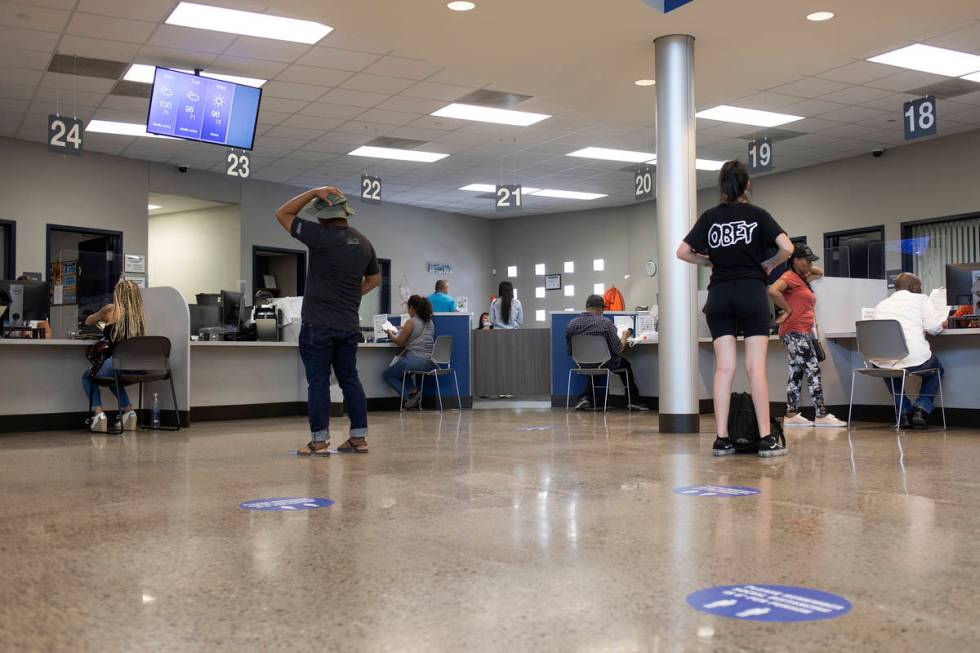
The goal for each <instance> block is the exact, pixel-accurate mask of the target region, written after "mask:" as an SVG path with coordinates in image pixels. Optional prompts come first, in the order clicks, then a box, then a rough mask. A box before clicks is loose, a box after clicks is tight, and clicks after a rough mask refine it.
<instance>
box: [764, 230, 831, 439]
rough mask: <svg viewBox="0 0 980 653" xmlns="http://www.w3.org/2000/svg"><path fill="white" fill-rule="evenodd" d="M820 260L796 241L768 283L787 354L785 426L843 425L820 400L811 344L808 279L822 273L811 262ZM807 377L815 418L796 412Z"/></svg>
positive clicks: (811, 304) (811, 295)
mask: <svg viewBox="0 0 980 653" xmlns="http://www.w3.org/2000/svg"><path fill="white" fill-rule="evenodd" d="M818 260H820V257H818V256H816V255H815V254H814V253H813V251H812V250H811V249H810V248H809V247H807V246H806V245H804V244H797V245H796V247H795V248H794V249H793V254H792V255H791V256H790V258H789V263H788V266H789V269H788V270H786V272H784V273H783V275H782V276H781V277H779V279H777V280H776V282H775V283H773V284H772V286H770V287H769V296H770V297H772V301H773V303H774V304H775V305H776V307H777V308H779V309H781V310H782V314H781V315H780V316H779V317H778V318H777V319H776V323H777V324H778V325H779V337H780V339H781V340H782V341H783V345H785V346H786V351H787V353H788V354H789V383H788V384H787V386H786V417H785V418H783V426H786V427H804V428H806V427H810V426H816V427H822V428H843V427H845V426H847V422H844V421H841V420H839V419H837V418H836V417H834V416H833V415H832V414H830V413H829V412H827V408H826V406H825V405H824V400H823V384H822V382H821V378H820V363H819V361H818V360H817V354H816V352H815V351H814V347H813V338H814V335H813V327H814V325H815V324H816V315H815V313H814V307H815V306H816V304H817V296H816V295H815V294H814V293H813V288H812V287H811V286H810V282H811V281H812V280H814V279H819V278H820V277H822V276H823V270H821V269H820V268H818V267H817V266H815V265H814V264H813V263H814V261H818ZM804 376H806V377H807V389H808V390H809V391H810V397H811V398H812V399H813V405H814V406H815V407H816V409H817V414H816V419H815V420H813V421H810V420H808V419H807V418H806V417H804V416H803V415H802V414H800V394H801V392H802V386H803V377H804Z"/></svg>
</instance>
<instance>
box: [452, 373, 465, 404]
mask: <svg viewBox="0 0 980 653" xmlns="http://www.w3.org/2000/svg"><path fill="white" fill-rule="evenodd" d="M453 385H455V386H456V405H457V406H459V409H460V410H463V398H462V397H460V395H459V379H458V378H457V377H456V370H453Z"/></svg>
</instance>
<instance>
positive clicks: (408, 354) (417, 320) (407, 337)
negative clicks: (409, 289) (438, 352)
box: [382, 295, 436, 410]
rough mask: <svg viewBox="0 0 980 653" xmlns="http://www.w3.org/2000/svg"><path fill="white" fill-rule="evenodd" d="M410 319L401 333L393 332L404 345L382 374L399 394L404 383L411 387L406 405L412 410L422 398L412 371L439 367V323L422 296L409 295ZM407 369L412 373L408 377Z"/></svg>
mask: <svg viewBox="0 0 980 653" xmlns="http://www.w3.org/2000/svg"><path fill="white" fill-rule="evenodd" d="M407 304H408V315H409V319H408V321H407V322H405V324H403V325H402V328H401V329H399V330H398V331H397V332H395V331H389V332H388V335H389V336H390V337H391V341H392V342H393V343H395V344H396V345H398V346H399V347H404V349H402V351H401V353H400V354H398V356H397V357H396V359H395V360H394V361H393V362H392V363H391V365H389V366H388V369H386V370H385V371H384V373H383V374H382V377H383V378H384V380H385V383H387V384H388V385H389V386H391V389H392V390H394V391H395V392H396V393H397V394H398V395H399V396H401V394H402V383H403V379H404V383H405V384H406V385H407V386H408V388H409V394H408V397H407V398H406V399H405V403H404V405H403V407H404V408H405V409H406V410H412V409H413V408H415V407H417V406H418V405H419V403H420V402H421V401H422V393H421V392H419V389H418V388H417V387H416V386H415V375H414V374H411V372H428V371H429V370H431V369H433V368H434V367H435V363H433V362H432V351H433V347H434V346H435V331H436V328H435V324H434V323H433V322H432V304H431V303H429V300H428V299H426V298H425V297H422V296H420V295H412V296H411V297H409V298H408V302H407ZM405 372H409V375H408V378H405Z"/></svg>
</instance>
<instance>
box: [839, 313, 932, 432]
mask: <svg viewBox="0 0 980 653" xmlns="http://www.w3.org/2000/svg"><path fill="white" fill-rule="evenodd" d="M855 326H856V328H857V347H858V354H860V356H861V359H862V360H863V361H864V367H858V368H855V369H854V371H853V372H852V373H851V399H850V403H849V404H848V407H847V428H848V429H850V428H851V412H852V411H853V410H854V381H855V379H856V378H857V375H858V374H861V375H863V376H870V377H874V378H878V379H901V380H902V388H901V390H900V391H899V393H896V392H895V384H894V381H892V382H891V383H890V384H889V385H890V386H891V388H892V391H891V394H892V405H893V406H894V407H895V430H896V431H898V430H900V429H901V425H902V412H901V410H900V409H899V405H900V404H899V403H898V402H897V401H896V399H897V398H899V397H903V396H905V381H906V380H907V379H908V377H909V376H910V375H915V376H920V377H921V376H925V375H927V374H933V373H935V374H939V370H938V369H928V370H920V371H918V372H909V371H908V370H906V369H901V368H899V369H887V368H883V367H875V366H874V364H873V363H872V362H871V361H873V360H878V361H900V360H902V359H903V358H905V357H906V356H908V355H909V347H908V344H907V343H906V342H905V332H904V331H902V325H901V323H899V321H898V320H861V321H860V322H857V323H856V325H855ZM937 396H938V397H939V402H940V408H941V409H942V416H943V430H944V431H945V430H946V400H945V399H944V398H943V377H942V375H939V395H937Z"/></svg>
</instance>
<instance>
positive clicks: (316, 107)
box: [300, 102, 364, 120]
mask: <svg viewBox="0 0 980 653" xmlns="http://www.w3.org/2000/svg"><path fill="white" fill-rule="evenodd" d="M300 113H301V114H303V115H307V116H316V117H320V118H341V119H343V120H350V119H351V118H355V117H357V116H359V115H360V114H362V113H364V108H363V107H354V106H350V105H343V104H328V103H326V102H314V103H312V104H309V105H307V106H306V107H304V108H303V109H302V110H301V111H300Z"/></svg>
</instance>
